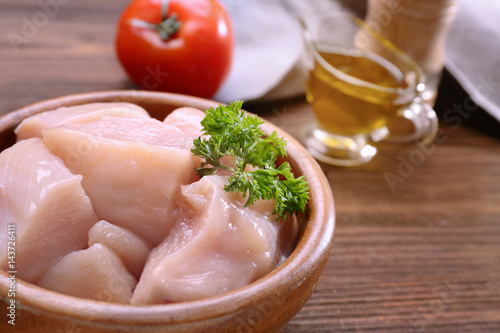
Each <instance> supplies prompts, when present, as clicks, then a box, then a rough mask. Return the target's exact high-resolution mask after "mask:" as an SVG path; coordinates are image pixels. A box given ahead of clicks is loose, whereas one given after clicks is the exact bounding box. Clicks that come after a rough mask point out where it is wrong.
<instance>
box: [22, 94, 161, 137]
mask: <svg viewBox="0 0 500 333" xmlns="http://www.w3.org/2000/svg"><path fill="white" fill-rule="evenodd" d="M103 116H108V117H139V118H151V117H150V116H149V114H148V113H147V112H146V110H144V109H143V108H141V107H140V106H138V105H135V104H131V103H89V104H83V105H75V106H69V107H60V108H58V109H56V110H53V111H46V112H42V113H39V114H36V115H34V116H31V117H29V118H26V119H25V120H23V121H22V122H21V123H20V124H19V126H17V128H16V129H15V131H14V132H15V133H16V135H17V141H21V140H25V139H28V138H40V139H41V138H42V131H43V130H44V129H46V128H50V127H55V126H59V125H63V124H78V123H86V122H91V121H94V120H97V119H99V118H101V117H103Z"/></svg>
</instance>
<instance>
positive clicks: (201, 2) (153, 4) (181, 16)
mask: <svg viewBox="0 0 500 333" xmlns="http://www.w3.org/2000/svg"><path fill="white" fill-rule="evenodd" d="M164 2H165V1H162V0H134V1H133V2H132V3H131V4H130V5H129V6H128V7H127V8H126V9H125V11H124V12H123V14H122V16H121V18H120V22H119V26H118V34H117V37H116V45H115V46H116V52H117V55H118V59H119V60H120V62H121V64H122V66H123V68H124V69H125V71H126V72H127V73H128V75H129V76H130V78H131V79H132V80H133V81H134V82H135V83H136V84H137V85H139V86H141V87H143V88H145V89H148V90H159V91H170V92H177V93H184V94H189V95H195V96H199V97H211V96H212V95H214V94H215V92H216V91H217V89H218V88H219V87H220V85H221V84H222V83H223V81H224V79H225V78H226V77H227V75H228V73H229V69H230V67H231V61H232V57H233V48H234V34H233V29H232V26H231V21H230V18H229V15H228V14H227V12H226V11H225V9H224V8H223V6H222V5H221V4H220V3H219V2H218V1H217V0H168V4H167V6H166V7H163V5H164ZM164 8H167V11H166V13H167V15H166V18H167V19H168V22H167V23H165V25H166V26H167V27H170V28H172V27H173V28H174V30H175V25H176V24H179V23H180V26H178V30H177V31H176V32H174V33H173V34H171V35H169V36H168V37H166V36H164V37H165V38H162V37H161V36H160V33H161V31H160V30H161V29H159V27H158V24H159V23H160V22H162V19H165V15H164V14H163V13H162V11H163V9H164Z"/></svg>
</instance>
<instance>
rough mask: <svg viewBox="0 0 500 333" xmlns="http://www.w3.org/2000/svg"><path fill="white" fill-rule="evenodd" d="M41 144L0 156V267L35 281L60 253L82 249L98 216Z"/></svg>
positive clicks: (77, 180) (28, 143)
mask: <svg viewBox="0 0 500 333" xmlns="http://www.w3.org/2000/svg"><path fill="white" fill-rule="evenodd" d="M81 180H82V176H79V175H74V174H73V173H71V172H70V171H69V170H68V169H67V168H66V166H65V165H64V163H63V161H61V159H59V158H58V157H56V156H55V155H54V154H52V153H51V152H50V150H49V149H48V148H47V147H46V146H45V145H44V144H43V142H42V140H40V139H37V138H33V139H28V140H24V141H22V142H19V143H17V144H15V145H14V146H12V147H11V148H9V149H6V150H4V151H3V152H2V153H1V154H0V267H1V268H2V269H4V270H6V271H9V270H10V271H12V270H15V271H17V277H19V278H20V279H23V280H26V281H28V282H32V283H33V282H35V281H36V280H37V279H38V278H40V277H41V275H42V274H44V273H45V272H46V271H47V269H49V268H50V267H51V265H52V264H53V263H54V262H55V261H57V260H58V259H60V258H62V257H63V256H64V255H66V254H68V253H70V252H72V251H75V250H80V249H84V248H85V247H86V246H87V235H88V232H89V230H90V228H91V227H92V225H94V224H95V223H96V222H97V221H98V218H97V216H96V215H95V214H94V210H93V208H92V205H91V203H90V200H89V198H88V197H87V195H86V194H85V192H84V190H83V188H82V185H81ZM11 224H15V225H16V226H15V231H16V242H15V248H16V258H15V268H13V267H10V266H8V265H7V254H6V252H7V244H8V241H7V236H8V235H7V226H8V225H11Z"/></svg>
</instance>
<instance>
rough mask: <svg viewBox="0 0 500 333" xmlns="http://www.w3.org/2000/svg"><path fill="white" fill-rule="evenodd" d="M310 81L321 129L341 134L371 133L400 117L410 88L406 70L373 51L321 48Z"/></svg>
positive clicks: (310, 98) (308, 91)
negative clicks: (404, 92)
mask: <svg viewBox="0 0 500 333" xmlns="http://www.w3.org/2000/svg"><path fill="white" fill-rule="evenodd" d="M318 54H319V57H316V59H315V64H314V68H313V69H311V70H310V71H309V76H308V79H307V84H306V96H307V100H308V101H309V102H310V103H311V106H312V108H313V110H314V113H315V115H316V119H317V123H318V128H319V129H322V130H324V131H326V132H330V133H335V134H339V135H349V136H352V135H356V134H367V133H370V132H371V131H373V130H375V129H378V128H381V127H383V126H385V125H386V124H387V123H388V122H389V121H390V120H391V119H393V118H394V117H396V115H397V112H398V110H399V109H400V108H401V106H402V105H400V104H401V101H400V98H398V97H400V95H401V90H402V89H404V88H406V87H407V84H406V82H405V80H404V77H403V74H402V72H401V71H400V70H399V69H398V68H397V67H396V66H395V65H393V64H391V63H390V62H388V61H387V60H385V59H383V58H381V57H379V56H377V55H375V54H373V53H369V52H365V51H356V52H350V53H341V52H331V51H320V52H318Z"/></svg>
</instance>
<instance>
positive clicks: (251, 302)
mask: <svg viewBox="0 0 500 333" xmlns="http://www.w3.org/2000/svg"><path fill="white" fill-rule="evenodd" d="M118 101H120V102H130V103H135V104H138V105H140V106H142V107H144V108H145V109H146V110H148V112H150V114H151V115H152V116H153V117H155V118H158V119H161V120H163V119H164V118H165V116H166V115H167V114H168V113H170V112H171V111H172V110H174V109H175V108H177V107H181V106H192V107H196V108H199V109H201V110H206V109H207V108H209V107H213V106H216V105H217V103H216V102H213V101H209V100H206V99H200V98H195V97H190V96H184V95H178V94H167V93H157V92H144V91H106V92H96V93H84V94H77V95H71V96H65V97H60V98H55V99H51V100H47V101H43V102H39V103H36V104H33V105H30V106H27V107H24V108H22V109H19V110H17V111H14V112H12V113H9V114H7V115H5V116H3V117H2V118H0V150H3V149H5V148H7V147H9V146H10V145H12V144H13V143H14V141H15V135H14V133H13V130H14V129H15V127H16V126H17V125H18V124H19V123H20V122H21V121H22V120H23V119H25V118H27V117H29V116H31V115H34V114H37V113H40V112H43V111H47V110H52V109H55V108H58V107H61V106H71V105H78V104H83V103H90V102H118ZM267 130H270V131H272V130H277V131H278V132H279V134H280V135H281V136H283V137H285V138H286V140H287V141H288V146H287V147H288V157H287V160H288V161H289V162H290V164H291V165H292V168H293V171H294V173H295V174H296V175H305V177H306V180H307V181H308V182H309V186H310V188H311V192H310V196H311V199H310V202H309V204H308V207H307V210H306V212H305V213H304V214H301V216H300V221H301V223H302V224H301V228H300V231H299V238H298V241H297V244H296V246H295V249H294V251H293V253H292V254H291V255H290V257H288V259H286V260H285V261H284V262H283V263H282V264H281V265H280V266H278V267H277V268H276V269H274V270H273V271H272V272H271V273H269V274H267V275H266V276H264V277H263V278H261V279H259V280H257V281H255V282H254V283H252V284H250V285H248V286H246V287H243V288H240V289H237V290H234V291H232V292H229V293H226V294H223V295H220V296H216V297H211V298H207V299H202V300H198V301H190V302H183V303H175V304H163V305H152V306H132V305H118V304H111V303H104V302H98V301H92V300H86V299H80V298H76V297H71V296H67V295H62V294H59V293H55V292H52V291H48V290H45V289H43V288H39V287H37V286H35V285H32V284H30V283H27V282H24V281H22V280H19V279H17V280H16V282H17V283H16V286H15V297H14V298H15V301H16V303H15V304H16V307H15V324H16V325H15V327H14V326H12V325H11V324H9V323H8V320H10V318H9V317H8V316H7V314H9V312H8V311H10V310H9V309H7V306H8V305H9V301H10V297H8V292H9V280H8V274H7V273H6V272H4V271H1V270H0V331H1V332H24V333H30V332H37V333H39V332H54V333H59V332H60V333H83V332H92V333H100V332H149V333H153V332H184V333H191V332H192V333H194V332H245V333H247V332H278V331H279V330H280V329H282V328H283V327H284V326H285V325H286V324H287V323H288V322H289V321H290V320H291V319H292V318H293V317H294V316H295V314H297V312H298V311H299V310H300V309H301V308H302V306H303V305H304V304H305V303H306V301H307V300H308V299H309V297H310V296H311V294H312V293H313V291H314V289H315V287H316V285H317V283H318V281H319V279H320V276H321V274H322V273H323V271H324V269H325V266H326V264H327V262H328V258H329V256H330V252H331V249H332V242H333V231H334V226H335V216H334V205H333V197H332V192H331V189H330V186H329V184H328V181H327V179H326V177H325V175H324V173H323V171H322V170H321V168H320V167H319V166H318V164H317V163H316V161H315V160H314V159H313V158H312V157H311V156H310V155H309V153H307V152H306V150H305V149H304V148H303V147H302V146H301V145H300V144H299V143H298V142H297V141H296V140H295V139H294V138H292V137H291V136H290V135H289V134H287V133H285V132H284V131H283V130H281V129H279V128H277V127H275V126H274V125H272V124H270V123H267V124H266V131H267Z"/></svg>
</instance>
